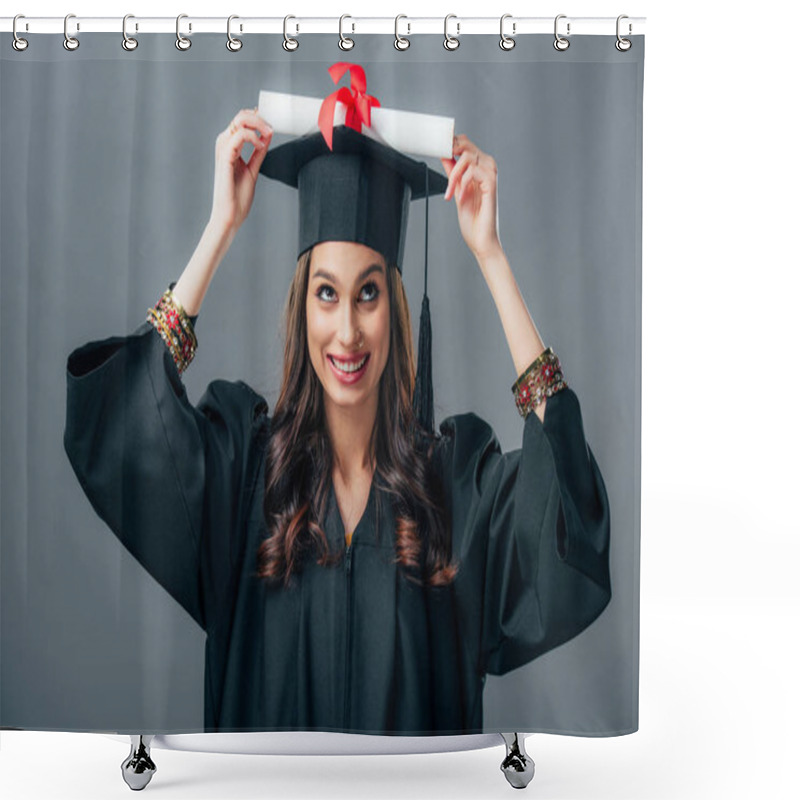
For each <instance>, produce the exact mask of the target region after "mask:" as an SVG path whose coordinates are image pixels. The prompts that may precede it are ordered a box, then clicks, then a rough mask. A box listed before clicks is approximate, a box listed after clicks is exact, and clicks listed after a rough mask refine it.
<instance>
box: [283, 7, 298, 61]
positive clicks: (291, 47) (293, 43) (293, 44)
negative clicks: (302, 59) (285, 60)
mask: <svg viewBox="0 0 800 800" xmlns="http://www.w3.org/2000/svg"><path fill="white" fill-rule="evenodd" d="M290 19H296V17H293V16H292V15H291V14H287V15H286V16H285V17H284V18H283V49H284V50H286V51H287V52H288V53H293V52H294V51H295V50H297V48H298V47H300V40H299V39H294V38H292V37H291V36H289V34H288V33H287V32H286V23H287V22H288V21H289V20H290ZM296 30H297V31H298V32H299V31H300V26H299V25H298V26H296Z"/></svg>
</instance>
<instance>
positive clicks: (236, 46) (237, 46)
mask: <svg viewBox="0 0 800 800" xmlns="http://www.w3.org/2000/svg"><path fill="white" fill-rule="evenodd" d="M233 19H239V17H237V16H236V14H231V15H230V16H229V17H228V41H227V42H225V47H227V48H228V50H230V51H231V53H238V52H239V51H240V50H241V49H242V40H241V39H237V38H236V37H235V36H233V35H231V20H233ZM239 30H240V31H241V27H240V28H239Z"/></svg>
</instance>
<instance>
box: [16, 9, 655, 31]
mask: <svg viewBox="0 0 800 800" xmlns="http://www.w3.org/2000/svg"><path fill="white" fill-rule="evenodd" d="M559 17H560V19H559V20H558V31H559V33H560V35H561V36H575V35H590V34H594V35H603V34H608V35H611V36H613V35H615V34H616V31H617V18H616V17H570V16H568V15H561V14H560V15H559ZM555 21H556V18H555V17H513V16H510V15H505V19H504V22H503V30H504V32H505V35H506V36H520V35H524V34H532V33H550V34H552V33H553V32H554V30H555ZM13 23H14V18H13V17H0V31H3V32H9V33H10V32H11V31H12V30H13ZM66 24H67V28H68V31H69V34H70V36H79V35H80V34H82V33H115V32H118V33H120V35H121V34H122V17H81V16H78V15H70V16H69V19H68V20H67V21H66ZM284 24H286V25H287V28H286V31H287V32H288V33H289V34H290V35H292V36H297V35H302V34H304V33H330V34H337V35H338V34H339V32H340V26H341V31H342V33H344V34H347V35H358V34H359V33H378V34H380V33H384V34H391V35H394V33H395V25H396V24H397V26H398V32H399V34H400V35H401V36H414V35H423V34H439V35H442V36H443V35H444V31H445V18H444V17H406V16H401V17H400V18H399V19H398V20H397V21H396V20H395V18H394V17H352V16H349V15H345V16H344V18H343V19H342V20H341V21H340V19H339V17H301V16H292V17H291V19H289V20H288V21H287V22H286V23H284V18H283V17H235V18H234V19H233V20H231V31H232V32H234V33H236V34H237V35H240V34H243V35H247V34H265V33H272V34H283V33H284ZM644 26H645V17H625V18H624V19H623V20H622V21H621V29H620V30H621V33H622V35H624V36H631V35H637V34H638V35H640V34H643V33H644ZM64 27H65V18H64V17H26V16H20V18H19V19H18V20H17V33H18V34H20V35H22V34H26V33H59V34H62V35H63V34H64ZM176 29H177V18H176V17H136V16H129V18H128V21H127V23H126V31H127V33H128V35H129V36H132V35H134V34H136V33H175V32H176ZM227 30H228V17H193V16H191V15H181V19H180V31H181V34H182V35H183V36H187V35H191V34H193V33H222V34H225V33H227ZM447 30H448V33H449V35H450V36H468V35H471V34H487V33H495V34H497V35H498V36H499V35H500V16H499V15H498V16H497V17H458V16H456V15H449V19H448V22H447Z"/></svg>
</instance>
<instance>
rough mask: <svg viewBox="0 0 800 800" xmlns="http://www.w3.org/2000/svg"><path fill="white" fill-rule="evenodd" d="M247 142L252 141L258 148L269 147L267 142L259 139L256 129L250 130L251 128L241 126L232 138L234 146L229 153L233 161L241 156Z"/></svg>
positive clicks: (264, 148)
mask: <svg viewBox="0 0 800 800" xmlns="http://www.w3.org/2000/svg"><path fill="white" fill-rule="evenodd" d="M245 142H250V143H251V144H252V145H253V147H254V148H255V149H256V150H259V149H263V150H266V149H267V144H266V142H264V141H262V140H261V139H259V138H258V135H257V134H256V132H255V131H254V130H250V129H249V128H239V130H238V131H236V133H235V134H234V135H233V137H232V138H231V145H232V146H231V151H230V154H229V160H230V162H231V163H234V162H235V161H236V160H237V159H238V158H239V156H240V155H241V152H242V148H243V147H244V143H245Z"/></svg>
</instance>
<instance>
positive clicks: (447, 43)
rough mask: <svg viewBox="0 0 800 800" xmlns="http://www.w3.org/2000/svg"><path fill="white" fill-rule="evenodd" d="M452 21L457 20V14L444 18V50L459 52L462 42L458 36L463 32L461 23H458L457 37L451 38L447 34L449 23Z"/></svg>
mask: <svg viewBox="0 0 800 800" xmlns="http://www.w3.org/2000/svg"><path fill="white" fill-rule="evenodd" d="M451 19H456V15H455V14H448V15H447V16H446V17H445V18H444V42H443V43H442V44H444V49H445V50H450V51H453V50H458V46H459V45H460V44H461V42H460V41H459V39H458V34H459V33H460V32H461V23H460V22H456V35H455V36H451V35H450V34H449V33H448V32H447V23H448V22H449V21H450V20H451Z"/></svg>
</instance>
